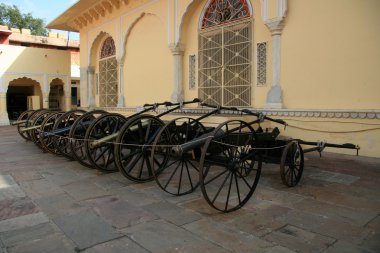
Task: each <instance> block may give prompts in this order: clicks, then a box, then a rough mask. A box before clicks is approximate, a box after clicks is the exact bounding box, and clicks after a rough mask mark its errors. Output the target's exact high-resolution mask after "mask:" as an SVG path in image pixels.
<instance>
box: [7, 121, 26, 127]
mask: <svg viewBox="0 0 380 253" xmlns="http://www.w3.org/2000/svg"><path fill="white" fill-rule="evenodd" d="M26 122H28V120H18V121H13V122H11V126H17V125H21V124H25V123H26Z"/></svg>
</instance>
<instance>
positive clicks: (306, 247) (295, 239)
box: [264, 225, 336, 253]
mask: <svg viewBox="0 0 380 253" xmlns="http://www.w3.org/2000/svg"><path fill="white" fill-rule="evenodd" d="M264 239H266V240H268V241H271V242H276V243H278V244H280V245H282V246H284V247H289V248H291V249H294V250H295V251H297V252H310V253H313V252H321V251H322V250H324V249H327V248H328V247H329V246H330V245H332V244H333V243H334V242H335V241H336V240H335V239H334V238H332V237H327V236H323V235H320V234H316V233H312V232H309V231H307V230H304V229H301V228H297V227H294V226H291V225H287V226H285V227H282V228H281V229H279V230H277V231H274V232H272V233H270V234H268V235H266V236H265V237H264Z"/></svg>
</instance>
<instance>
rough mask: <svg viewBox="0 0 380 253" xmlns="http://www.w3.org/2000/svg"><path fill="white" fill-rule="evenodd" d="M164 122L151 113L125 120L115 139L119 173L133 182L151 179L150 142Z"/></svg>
mask: <svg viewBox="0 0 380 253" xmlns="http://www.w3.org/2000/svg"><path fill="white" fill-rule="evenodd" d="M164 125H165V123H164V122H163V121H162V120H160V119H159V118H157V117H155V116H152V115H139V116H135V117H133V118H131V119H129V120H128V121H127V123H125V125H124V126H123V128H122V130H121V131H120V135H119V136H118V138H117V140H116V143H117V144H116V146H115V153H116V164H117V166H118V168H119V170H120V171H121V173H122V174H123V175H124V176H125V177H126V178H128V179H130V180H133V181H135V182H146V181H150V180H153V173H152V167H151V164H150V161H149V158H150V154H151V151H152V144H153V141H154V139H155V138H156V136H157V134H158V133H159V131H160V129H161V128H162V127H163V126H164Z"/></svg>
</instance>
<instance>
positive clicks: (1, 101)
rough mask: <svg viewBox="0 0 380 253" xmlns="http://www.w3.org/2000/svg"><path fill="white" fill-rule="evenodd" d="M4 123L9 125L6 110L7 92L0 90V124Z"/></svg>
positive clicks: (3, 124)
mask: <svg viewBox="0 0 380 253" xmlns="http://www.w3.org/2000/svg"><path fill="white" fill-rule="evenodd" d="M0 85H1V80H0ZM5 125H9V117H8V112H7V93H6V92H0V126H5Z"/></svg>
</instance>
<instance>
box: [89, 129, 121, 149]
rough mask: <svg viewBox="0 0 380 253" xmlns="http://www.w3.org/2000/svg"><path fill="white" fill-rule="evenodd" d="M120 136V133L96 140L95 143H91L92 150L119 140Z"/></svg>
mask: <svg viewBox="0 0 380 253" xmlns="http://www.w3.org/2000/svg"><path fill="white" fill-rule="evenodd" d="M118 135H119V132H116V133H113V134H110V135H107V136H106V137H103V138H101V139H99V140H94V141H93V142H91V143H90V148H96V147H99V146H101V145H102V144H104V143H106V142H109V141H113V140H115V139H116V138H117V136H118Z"/></svg>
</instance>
